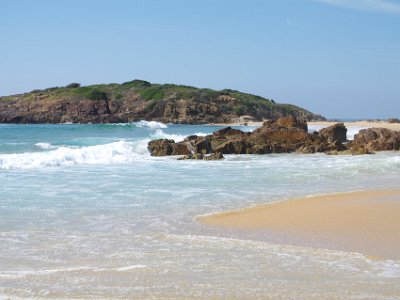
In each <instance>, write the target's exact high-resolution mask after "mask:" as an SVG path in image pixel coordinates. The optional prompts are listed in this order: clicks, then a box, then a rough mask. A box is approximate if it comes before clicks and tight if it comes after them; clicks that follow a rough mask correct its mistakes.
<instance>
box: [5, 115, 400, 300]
mask: <svg viewBox="0 0 400 300" xmlns="http://www.w3.org/2000/svg"><path fill="white" fill-rule="evenodd" d="M220 128H223V127H220V126H206V125H204V126H203V125H196V126H195V125H172V124H162V123H158V122H146V121H141V122H137V123H130V124H86V125H80V124H62V125H11V124H2V125H0V299H18V298H35V299H36V298H38V299H40V298H66V299H74V298H76V299H81V298H104V299H118V298H122V299H127V298H129V299H400V261H396V260H386V259H374V258H371V257H368V256H366V255H363V254H360V253H348V252H341V251H336V250H329V249H324V248H312V247H301V246H296V245H285V244H283V243H277V242H271V237H270V236H268V233H265V232H256V231H252V232H246V231H244V230H242V231H239V230H226V229H219V228H213V227H208V226H206V225H203V224H200V223H198V222H197V221H196V220H195V218H196V216H199V215H204V214H210V213H213V212H218V211H224V210H229V209H236V208H241V207H247V206H252V205H257V204H262V203H268V202H275V201H281V200H285V199H290V198H296V197H303V196H311V195H322V194H330V193H336V192H346V191H356V190H372V189H385V188H398V187H399V182H400V172H399V171H400V154H399V153H398V152H381V153H378V154H375V155H362V156H347V155H341V156H328V155H325V154H307V155H303V154H271V155H226V156H225V157H226V158H225V159H224V160H221V161H192V160H188V161H177V160H176V157H151V156H150V155H149V153H148V151H147V143H148V142H149V141H150V140H151V139H155V138H171V139H175V141H178V140H183V138H184V137H185V136H187V135H191V134H197V135H206V134H209V133H212V132H213V131H215V130H218V129H220ZM236 128H238V129H241V130H245V131H251V130H254V128H255V127H251V126H239V127H236ZM317 129H319V128H316V127H315V128H310V130H317ZM360 129H361V128H350V130H349V132H348V137H349V138H352V137H353V136H354V134H355V133H357V132H358V130H360Z"/></svg>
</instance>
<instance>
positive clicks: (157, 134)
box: [150, 129, 209, 142]
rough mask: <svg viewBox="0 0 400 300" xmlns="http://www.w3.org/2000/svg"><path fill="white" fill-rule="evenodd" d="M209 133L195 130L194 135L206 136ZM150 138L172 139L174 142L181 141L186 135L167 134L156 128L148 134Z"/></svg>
mask: <svg viewBox="0 0 400 300" xmlns="http://www.w3.org/2000/svg"><path fill="white" fill-rule="evenodd" d="M208 134H209V133H205V132H196V133H195V134H194V135H197V136H206V135H208ZM150 136H151V138H153V139H170V140H174V141H175V142H181V141H183V140H184V139H185V138H186V136H187V135H182V134H169V133H165V132H164V131H163V130H161V129H157V130H156V131H155V132H154V133H153V134H151V135H150Z"/></svg>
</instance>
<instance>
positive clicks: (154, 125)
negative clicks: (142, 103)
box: [134, 120, 168, 129]
mask: <svg viewBox="0 0 400 300" xmlns="http://www.w3.org/2000/svg"><path fill="white" fill-rule="evenodd" d="M134 124H135V125H136V127H139V128H149V129H160V128H168V126H167V125H166V124H164V123H161V122H156V121H144V120H142V121H140V122H137V123H134Z"/></svg>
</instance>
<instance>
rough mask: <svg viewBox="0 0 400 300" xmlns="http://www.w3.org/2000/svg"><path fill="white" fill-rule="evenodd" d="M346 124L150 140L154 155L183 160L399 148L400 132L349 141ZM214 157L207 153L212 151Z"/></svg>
mask: <svg viewBox="0 0 400 300" xmlns="http://www.w3.org/2000/svg"><path fill="white" fill-rule="evenodd" d="M346 133H347V129H346V127H345V126H344V125H343V123H339V124H335V125H333V126H331V127H328V128H325V129H324V130H321V131H320V132H314V133H312V134H310V133H308V132H307V123H306V122H305V121H302V120H298V119H296V118H294V117H288V118H281V119H278V120H272V121H267V122H265V123H264V125H263V126H262V127H260V128H257V129H256V130H254V131H253V132H251V133H249V132H242V131H240V130H237V129H233V128H231V127H226V128H224V129H221V130H218V131H216V132H214V133H213V134H211V135H208V136H200V137H199V136H195V135H192V136H188V137H187V138H186V139H185V140H184V141H182V142H179V143H175V142H174V141H173V140H165V139H164V140H155V141H151V142H150V143H149V147H148V149H149V151H150V153H151V155H154V156H162V155H185V156H184V157H183V158H181V159H205V160H211V159H220V155H221V156H222V154H267V153H291V152H297V153H317V152H324V153H328V154H342V153H343V154H345V153H346V154H368V153H373V152H374V151H382V150H399V148H400V132H398V131H393V130H389V129H384V128H370V129H365V130H361V131H360V133H359V134H357V135H356V136H355V138H354V140H353V141H351V142H349V143H347V144H343V142H344V141H346ZM210 153H211V156H204V155H205V154H210Z"/></svg>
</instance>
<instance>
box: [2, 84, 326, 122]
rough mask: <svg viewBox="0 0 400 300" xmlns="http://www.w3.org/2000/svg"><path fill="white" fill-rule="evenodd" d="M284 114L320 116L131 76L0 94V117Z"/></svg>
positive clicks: (178, 118)
mask: <svg viewBox="0 0 400 300" xmlns="http://www.w3.org/2000/svg"><path fill="white" fill-rule="evenodd" d="M287 115H295V116H297V117H299V118H305V119H308V120H311V119H315V120H320V119H323V117H321V116H319V115H315V114H313V113H311V112H309V111H307V110H305V109H302V108H300V107H297V106H294V105H288V104H278V103H275V101H272V100H269V99H266V98H262V97H259V96H255V95H250V94H245V93H241V92H239V91H235V90H222V91H214V90H210V89H199V88H195V87H189V86H181V85H172V84H165V85H160V84H151V83H149V82H146V81H142V80H133V81H130V82H125V83H123V84H109V85H94V86H85V87H81V86H80V85H79V84H78V83H74V84H69V85H67V86H66V87H61V88H60V87H56V88H49V89H45V90H34V91H32V92H30V93H25V94H20V95H13V96H7V97H0V123H66V122H71V123H120V122H134V121H140V120H154V121H159V122H164V123H180V124H205V123H226V122H236V121H240V120H242V119H243V118H242V117H243V116H246V118H247V119H252V120H255V121H262V120H264V119H272V118H278V117H283V116H287Z"/></svg>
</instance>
